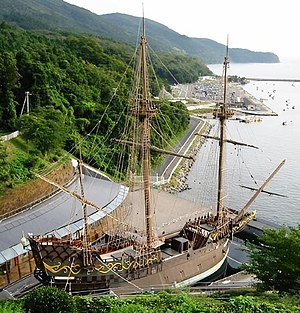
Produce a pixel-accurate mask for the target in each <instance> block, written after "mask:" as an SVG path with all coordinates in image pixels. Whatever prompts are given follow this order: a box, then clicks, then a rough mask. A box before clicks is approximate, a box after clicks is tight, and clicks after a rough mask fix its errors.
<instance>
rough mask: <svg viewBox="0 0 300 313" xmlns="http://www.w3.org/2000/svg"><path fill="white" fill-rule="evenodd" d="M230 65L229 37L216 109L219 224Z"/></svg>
mask: <svg viewBox="0 0 300 313" xmlns="http://www.w3.org/2000/svg"><path fill="white" fill-rule="evenodd" d="M228 65H229V58H228V38H227V46H226V55H225V58H224V81H223V85H224V86H223V102H222V103H220V104H219V106H218V108H217V109H216V110H215V111H214V117H215V118H218V119H219V121H220V140H219V164H218V198H217V225H222V223H223V216H224V214H223V198H224V194H223V187H224V167H225V143H226V120H227V119H228V118H229V117H232V116H233V112H232V110H230V109H229V107H228V103H227V69H228Z"/></svg>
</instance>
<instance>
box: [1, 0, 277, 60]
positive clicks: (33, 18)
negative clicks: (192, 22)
mask: <svg viewBox="0 0 300 313" xmlns="http://www.w3.org/2000/svg"><path fill="white" fill-rule="evenodd" d="M0 20H2V21H6V22H7V23H10V24H12V25H15V26H19V27H21V28H24V29H29V30H39V31H55V32H57V31H59V32H77V33H78V32H79V33H88V34H94V35H97V36H102V37H106V38H111V39H113V40H116V41H120V42H125V43H129V44H135V43H136V35H137V30H138V27H139V24H140V18H138V17H134V16H129V15H125V14H119V13H114V14H105V15H97V14H94V13H92V12H90V11H88V10H85V9H82V8H79V7H76V6H74V5H70V4H68V3H66V2H64V1H62V0H14V1H11V0H1V2H0ZM146 29H147V37H148V39H149V42H150V43H151V44H150V45H151V47H152V49H154V50H155V51H157V52H170V51H172V50H176V51H181V52H184V53H186V54H188V55H190V56H193V57H197V58H200V59H201V60H202V61H204V62H205V63H206V64H210V63H222V62H223V58H224V52H225V46H224V45H222V44H220V43H217V42H216V41H213V40H210V39H207V38H189V37H187V36H184V35H180V34H178V33H177V32H175V31H173V30H171V29H169V28H168V27H166V26H164V25H162V24H160V23H157V22H155V21H152V20H149V19H147V20H146ZM229 54H230V60H231V62H239V63H251V62H256V63H276V62H279V58H278V56H277V55H275V54H274V53H271V52H254V51H250V50H247V49H239V48H232V49H229Z"/></svg>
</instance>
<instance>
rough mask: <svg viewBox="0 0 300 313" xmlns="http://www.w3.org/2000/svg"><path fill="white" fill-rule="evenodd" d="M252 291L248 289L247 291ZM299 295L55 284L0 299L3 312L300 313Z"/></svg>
mask: <svg viewBox="0 0 300 313" xmlns="http://www.w3.org/2000/svg"><path fill="white" fill-rule="evenodd" d="M248 293H249V292H248ZM299 309H300V301H299V298H297V297H293V296H279V295H278V294H269V295H267V294H260V295H251V293H249V294H246V295H243V296H240V295H235V294H234V293H222V294H215V295H213V296H211V297H208V296H203V295H197V296H196V295H189V294H187V293H185V292H177V293H171V292H166V291H163V292H159V293H157V294H144V295H139V296H134V297H129V298H126V297H124V298H114V297H108V296H103V297H99V298H92V297H88V296H74V297H71V296H70V295H69V294H68V293H66V292H65V291H63V290H58V289H56V288H55V287H42V288H39V289H36V290H34V291H33V292H32V293H30V294H29V295H27V296H25V297H24V299H21V300H15V301H11V300H7V301H1V302H0V310H1V312H4V313H8V312H17V313H21V312H31V313H34V312H39V313H40V312H45V313H47V312H49V313H50V312H51V313H58V312H71V313H72V312H73V313H106V312H107V313H115V312H116V313H117V312H118V313H122V312H123V313H125V312H126V313H129V312H132V313H133V312H134V313H138V312H143V313H144V312H148V313H151V312H152V313H154V312H155V313H166V312H181V313H183V312H184V313H196V312H197V313H210V312H211V313H219V312H222V313H241V312H245V313H252V312H253V313H254V312H255V313H257V312H268V313H273V312H274V313H275V312H276V313H280V312H282V313H283V312H284V313H294V312H295V313H296V312H299Z"/></svg>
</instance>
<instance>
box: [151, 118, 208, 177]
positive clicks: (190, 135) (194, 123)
mask: <svg viewBox="0 0 300 313" xmlns="http://www.w3.org/2000/svg"><path fill="white" fill-rule="evenodd" d="M205 123H206V122H205V121H203V120H201V119H199V118H196V117H191V120H190V126H189V130H188V131H187V133H186V134H185V136H184V137H183V138H182V139H181V141H180V142H179V144H178V145H177V147H176V148H175V149H174V152H176V153H181V154H185V152H186V151H187V149H188V148H189V147H190V145H191V143H192V142H193V140H194V139H195V138H194V137H195V135H194V134H195V133H197V132H198V131H199V130H200V129H202V127H203V126H204V125H205ZM180 161H181V158H180V157H176V156H172V155H166V157H165V160H164V162H163V164H162V165H161V166H160V167H158V168H157V169H156V170H155V171H154V172H153V174H152V175H153V176H155V175H158V177H163V178H164V179H165V180H168V179H169V178H170V177H171V176H172V174H173V172H174V170H175V169H176V167H177V166H178V164H179V162H180Z"/></svg>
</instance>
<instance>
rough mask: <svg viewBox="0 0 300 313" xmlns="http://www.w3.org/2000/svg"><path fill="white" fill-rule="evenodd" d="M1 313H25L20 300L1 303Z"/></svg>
mask: <svg viewBox="0 0 300 313" xmlns="http://www.w3.org/2000/svg"><path fill="white" fill-rule="evenodd" d="M0 312H1V313H23V312H24V311H23V309H22V305H21V302H20V301H18V300H5V301H0Z"/></svg>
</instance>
